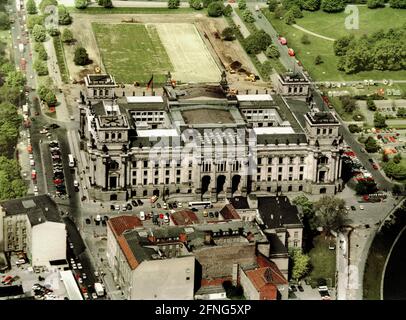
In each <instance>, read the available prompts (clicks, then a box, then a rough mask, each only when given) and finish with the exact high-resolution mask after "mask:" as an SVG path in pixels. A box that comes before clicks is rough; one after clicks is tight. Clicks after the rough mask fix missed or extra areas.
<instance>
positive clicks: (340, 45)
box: [333, 35, 354, 56]
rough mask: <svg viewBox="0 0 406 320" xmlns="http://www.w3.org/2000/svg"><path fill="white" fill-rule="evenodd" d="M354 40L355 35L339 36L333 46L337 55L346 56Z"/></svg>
mask: <svg viewBox="0 0 406 320" xmlns="http://www.w3.org/2000/svg"><path fill="white" fill-rule="evenodd" d="M353 40H354V36H353V35H350V36H344V37H341V38H338V39H337V40H336V41H334V45H333V47H334V53H335V55H336V56H344V55H345V54H346V53H347V50H348V48H349V46H350V44H351V42H352V41H353Z"/></svg>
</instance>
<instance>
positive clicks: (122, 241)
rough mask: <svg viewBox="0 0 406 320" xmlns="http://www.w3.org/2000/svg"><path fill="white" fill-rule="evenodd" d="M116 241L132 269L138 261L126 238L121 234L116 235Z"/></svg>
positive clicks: (136, 265)
mask: <svg viewBox="0 0 406 320" xmlns="http://www.w3.org/2000/svg"><path fill="white" fill-rule="evenodd" d="M109 221H110V220H109ZM117 242H118V244H119V246H120V248H121V250H122V251H123V253H124V255H125V257H126V259H127V262H128V264H129V265H130V268H131V270H134V269H135V268H137V267H138V265H139V263H138V261H137V259H136V258H135V256H134V254H133V252H132V250H131V248H130V246H129V245H128V242H127V240H126V239H125V238H124V236H122V235H120V236H118V238H117Z"/></svg>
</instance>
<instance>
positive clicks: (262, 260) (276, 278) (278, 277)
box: [257, 253, 288, 285]
mask: <svg viewBox="0 0 406 320" xmlns="http://www.w3.org/2000/svg"><path fill="white" fill-rule="evenodd" d="M257 263H258V267H260V268H271V269H272V273H273V282H274V283H275V284H277V285H282V284H288V280H287V279H286V278H285V277H284V276H283V274H282V272H281V271H280V270H279V268H278V266H277V265H276V263H275V262H273V261H271V260H269V259H268V258H267V257H265V256H264V255H263V254H262V253H258V255H257Z"/></svg>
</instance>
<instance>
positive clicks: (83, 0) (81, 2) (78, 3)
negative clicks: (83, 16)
mask: <svg viewBox="0 0 406 320" xmlns="http://www.w3.org/2000/svg"><path fill="white" fill-rule="evenodd" d="M87 5H88V2H87V0H75V7H76V8H78V9H86V8H87Z"/></svg>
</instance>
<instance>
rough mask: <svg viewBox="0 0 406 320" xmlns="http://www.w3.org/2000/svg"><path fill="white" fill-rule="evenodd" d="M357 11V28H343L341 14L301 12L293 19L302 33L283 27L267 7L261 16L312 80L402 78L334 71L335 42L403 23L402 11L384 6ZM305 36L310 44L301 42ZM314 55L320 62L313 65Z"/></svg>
mask: <svg viewBox="0 0 406 320" xmlns="http://www.w3.org/2000/svg"><path fill="white" fill-rule="evenodd" d="M357 8H358V10H359V29H346V26H345V20H346V18H347V17H348V14H346V13H345V12H341V13H334V14H331V13H330V14H329V13H325V12H322V11H321V10H320V11H317V12H309V11H303V18H301V19H297V20H296V24H297V26H299V27H301V28H303V29H304V30H303V29H298V28H295V27H294V26H293V25H287V24H286V23H285V22H284V20H283V19H282V20H281V19H275V17H274V14H273V13H272V12H270V11H269V10H268V9H267V8H266V9H263V13H264V15H265V16H266V17H267V19H268V20H269V21H270V22H271V23H272V25H273V26H274V28H275V29H276V31H277V32H278V33H279V34H281V35H283V36H284V37H286V38H287V40H288V46H289V47H291V48H293V49H294V51H295V53H296V58H297V59H298V60H299V61H301V63H302V64H303V65H304V67H305V68H306V69H307V70H308V71H309V73H310V75H311V76H312V77H313V79H314V80H316V81H351V80H364V79H374V80H382V79H393V80H397V79H403V78H404V75H405V73H404V71H364V72H359V73H355V74H346V73H345V72H342V71H338V70H337V63H338V60H339V59H338V58H339V57H337V56H335V55H334V50H333V44H334V40H335V39H337V38H339V37H342V36H346V35H350V34H353V35H354V36H355V37H360V36H361V35H364V34H366V35H371V34H372V33H373V32H376V31H379V30H381V29H382V30H384V31H387V30H389V29H390V28H396V27H401V26H402V25H403V24H404V23H405V21H406V11H405V10H402V9H393V8H389V7H387V8H382V9H376V10H371V9H368V8H367V7H366V6H357ZM377 21H379V23H377ZM306 31H308V32H306ZM311 33H315V34H316V35H313V34H311ZM305 34H306V35H307V36H308V39H309V41H310V43H308V44H303V43H302V42H301V39H302V37H303V35H305ZM317 35H320V36H321V37H318V36H317ZM324 37H327V38H328V39H325V38H324ZM317 55H320V56H321V57H322V60H323V63H321V64H318V65H316V64H315V63H314V60H315V57H316V56H317Z"/></svg>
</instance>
